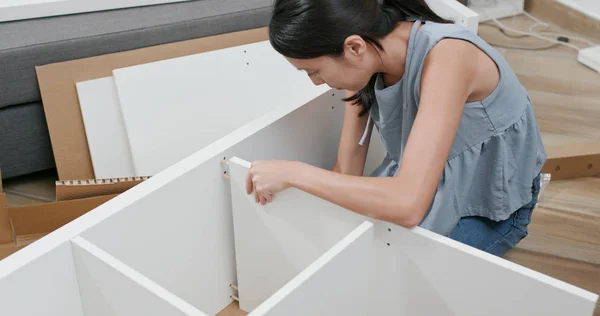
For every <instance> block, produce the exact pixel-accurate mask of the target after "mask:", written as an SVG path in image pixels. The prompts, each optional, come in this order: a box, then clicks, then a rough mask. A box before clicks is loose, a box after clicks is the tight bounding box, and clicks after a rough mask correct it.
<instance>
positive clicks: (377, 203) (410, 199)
mask: <svg viewBox="0 0 600 316" xmlns="http://www.w3.org/2000/svg"><path fill="white" fill-rule="evenodd" d="M473 47H474V46H472V45H470V44H468V43H467V42H464V41H460V40H444V41H442V42H440V43H439V44H438V45H436V47H435V48H434V49H433V50H432V51H431V52H430V54H429V56H428V57H427V59H426V61H425V65H424V70H423V76H422V80H421V99H420V103H419V110H418V113H417V117H416V120H415V122H414V124H413V127H412V130H411V132H410V135H409V139H408V142H407V145H406V148H405V151H404V155H403V157H402V163H401V166H400V169H399V171H398V174H397V175H396V176H395V177H384V178H366V177H359V176H349V175H343V174H336V173H333V172H330V171H327V170H323V169H319V168H316V167H312V166H309V165H306V164H303V163H295V164H296V166H297V168H295V169H294V170H295V171H294V172H292V174H290V175H289V178H288V179H289V183H288V185H289V186H291V187H296V188H298V189H300V190H303V191H306V192H308V193H311V194H313V195H316V196H319V197H321V198H323V199H325V200H328V201H330V202H332V203H335V204H337V205H340V206H342V207H344V208H347V209H349V210H351V211H354V212H357V213H360V214H363V215H366V216H369V217H373V218H377V219H381V220H385V221H389V222H393V223H396V224H399V225H402V226H405V227H412V226H416V225H418V224H419V223H420V222H421V221H422V219H423V217H424V216H425V213H426V211H427V209H428V208H429V205H430V204H431V201H432V200H433V196H434V194H435V191H436V187H437V185H438V181H439V179H440V177H441V174H442V172H443V169H444V166H445V164H446V160H447V158H448V155H449V153H450V149H451V147H452V143H453V141H454V137H455V134H456V131H457V129H458V126H459V123H460V118H461V115H462V110H463V106H464V103H465V101H466V100H467V98H468V97H469V95H470V94H471V92H472V91H473V90H474V86H475V81H474V80H473V78H475V72H476V67H477V66H476V64H475V63H472V60H473V58H474V57H475V55H474V54H476V53H477V52H475V51H474V49H476V48H473Z"/></svg>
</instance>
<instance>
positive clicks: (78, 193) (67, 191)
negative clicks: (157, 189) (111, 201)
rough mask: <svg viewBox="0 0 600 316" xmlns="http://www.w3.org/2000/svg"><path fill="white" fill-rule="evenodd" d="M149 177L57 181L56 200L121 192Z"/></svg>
mask: <svg viewBox="0 0 600 316" xmlns="http://www.w3.org/2000/svg"><path fill="white" fill-rule="evenodd" d="M146 179H148V177H141V178H123V179H106V180H97V181H83V182H79V181H57V182H56V200H57V201H68V200H75V199H84V198H89V197H94V196H101V195H112V194H121V193H123V192H125V191H127V190H129V189H131V188H133V187H134V186H136V185H138V184H139V183H142V182H143V181H144V180H146Z"/></svg>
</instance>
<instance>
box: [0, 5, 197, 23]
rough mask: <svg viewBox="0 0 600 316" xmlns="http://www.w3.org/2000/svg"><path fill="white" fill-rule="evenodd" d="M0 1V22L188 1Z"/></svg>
mask: <svg viewBox="0 0 600 316" xmlns="http://www.w3.org/2000/svg"><path fill="white" fill-rule="evenodd" d="M3 1H4V0H2V1H0V22H4V21H14V20H24V19H33V18H40V17H48V16H56V15H65V14H74V13H83V12H91V11H103V10H111V9H120V8H129V7H139V6H147V5H153V4H161V3H170V2H182V1H189V0H8V2H7V3H6V4H4V5H3V4H2V2H3Z"/></svg>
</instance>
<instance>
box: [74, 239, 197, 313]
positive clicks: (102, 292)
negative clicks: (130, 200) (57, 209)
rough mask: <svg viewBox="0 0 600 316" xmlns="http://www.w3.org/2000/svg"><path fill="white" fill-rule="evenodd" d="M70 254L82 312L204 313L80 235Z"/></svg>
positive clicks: (75, 240)
mask: <svg viewBox="0 0 600 316" xmlns="http://www.w3.org/2000/svg"><path fill="white" fill-rule="evenodd" d="M73 255H74V258H75V266H76V268H77V278H78V280H79V289H80V292H81V297H82V305H83V310H84V314H85V316H105V315H145V316H152V315H155V316H164V315H173V316H176V315H181V316H185V315H189V316H191V315H195V316H206V314H204V313H202V312H200V311H198V310H197V309H195V308H194V307H192V306H191V305H189V304H188V303H186V302H184V301H182V300H181V299H180V298H178V297H176V296H175V295H173V294H171V293H170V292H168V291H166V290H165V289H163V288H161V287H160V286H158V285H156V283H154V282H152V281H151V280H149V279H148V278H146V277H145V276H143V275H141V274H139V273H138V272H137V271H135V270H133V269H131V268H130V267H128V266H126V265H124V264H123V263H122V262H120V261H119V260H116V259H115V258H113V257H112V256H110V255H109V254H107V253H106V252H104V251H103V250H101V249H99V248H98V247H96V246H94V245H92V244H91V243H90V242H88V241H87V240H85V239H83V238H81V237H76V238H74V239H73Z"/></svg>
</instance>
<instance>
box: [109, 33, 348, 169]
mask: <svg viewBox="0 0 600 316" xmlns="http://www.w3.org/2000/svg"><path fill="white" fill-rule="evenodd" d="M113 75H114V78H115V82H116V85H117V92H118V95H119V102H120V104H121V108H122V111H123V118H124V121H125V127H126V130H127V135H128V136H129V144H130V145H131V153H132V157H133V165H134V168H135V173H136V176H142V175H143V176H152V175H154V174H156V173H158V172H160V171H161V170H164V169H165V168H167V167H168V166H170V165H172V164H174V163H176V162H177V161H179V160H181V159H183V158H185V157H187V156H189V155H190V154H192V153H194V152H196V151H197V150H199V149H201V148H203V147H205V146H207V145H209V144H211V143H213V142H214V141H216V140H218V139H219V138H221V137H223V136H225V135H227V134H228V133H230V132H233V131H234V130H235V129H237V128H239V127H241V126H243V125H245V124H247V123H250V122H251V121H252V120H253V119H255V118H258V117H260V116H262V115H264V114H265V113H267V112H269V111H272V110H273V109H275V108H277V107H281V106H283V107H286V106H290V105H297V104H304V103H306V102H309V101H310V100H311V99H313V98H314V96H315V93H323V92H325V91H327V90H329V88H328V87H327V86H324V85H323V86H320V87H315V86H314V85H313V83H312V81H311V80H310V79H309V78H308V77H307V75H306V73H304V72H302V71H298V70H297V69H295V68H294V67H293V66H292V65H291V64H290V63H289V62H288V61H287V60H285V58H284V57H282V56H281V55H280V54H279V53H277V52H276V51H275V50H274V49H273V48H272V47H271V44H270V43H269V42H268V41H263V42H259V43H253V44H248V45H241V46H236V47H232V48H226V49H221V50H216V51H210V52H205V53H201V54H194V55H189V56H184V57H179V58H173V59H168V60H163V61H158V62H153V63H147V64H143V65H137V66H132V67H127V68H123V69H116V70H114V71H113ZM339 98H340V99H341V98H342V94H340V95H339Z"/></svg>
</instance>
